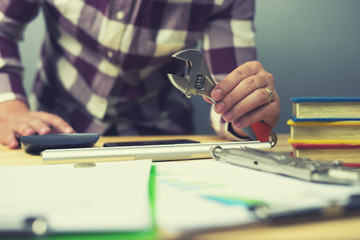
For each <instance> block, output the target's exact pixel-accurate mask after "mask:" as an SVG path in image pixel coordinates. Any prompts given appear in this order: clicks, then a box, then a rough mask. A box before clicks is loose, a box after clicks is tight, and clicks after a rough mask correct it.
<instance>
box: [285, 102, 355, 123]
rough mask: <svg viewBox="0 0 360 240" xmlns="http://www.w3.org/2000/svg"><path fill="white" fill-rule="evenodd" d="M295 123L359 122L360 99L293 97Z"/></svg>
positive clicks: (291, 116) (292, 115) (292, 116)
mask: <svg viewBox="0 0 360 240" xmlns="http://www.w3.org/2000/svg"><path fill="white" fill-rule="evenodd" d="M290 100H291V101H292V105H293V106H292V114H291V115H290V118H291V119H292V120H293V121H294V122H299V121H359V120H360V97H293V98H290Z"/></svg>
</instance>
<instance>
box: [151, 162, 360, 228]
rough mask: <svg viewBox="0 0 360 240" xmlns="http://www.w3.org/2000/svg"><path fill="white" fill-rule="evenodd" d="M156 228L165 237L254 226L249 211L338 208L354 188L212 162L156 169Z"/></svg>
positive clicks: (173, 164) (355, 191)
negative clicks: (255, 206) (260, 207)
mask: <svg viewBox="0 0 360 240" xmlns="http://www.w3.org/2000/svg"><path fill="white" fill-rule="evenodd" d="M156 177H157V186H156V190H157V191H156V193H157V196H156V199H157V202H156V213H157V214H156V216H157V223H158V224H159V226H160V227H161V228H163V229H166V230H168V231H170V232H179V231H180V232H181V231H191V230H199V229H209V228H213V227H230V226H238V225H242V224H248V223H253V222H256V221H259V219H258V218H257V217H256V215H255V214H254V213H253V211H251V210H249V207H251V206H253V204H266V205H267V206H269V207H270V209H271V210H272V211H277V212H278V211H289V210H296V209H305V208H312V207H324V206H327V205H329V204H330V202H339V203H342V202H344V201H347V199H348V197H349V196H350V195H352V194H360V188H359V187H358V186H338V185H330V184H317V183H311V182H306V181H302V180H297V179H293V178H289V177H284V176H280V175H276V174H271V173H266V172H261V171H257V170H253V169H248V168H243V167H238V166H234V165H231V164H228V163H225V162H220V161H215V160H202V161H191V162H171V163H157V176H156Z"/></svg>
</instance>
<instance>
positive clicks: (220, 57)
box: [0, 0, 256, 138]
mask: <svg viewBox="0 0 360 240" xmlns="http://www.w3.org/2000/svg"><path fill="white" fill-rule="evenodd" d="M41 7H42V8H41ZM40 9H42V10H43V12H44V16H45V22H46V36H45V39H44V43H43V46H42V51H41V60H40V62H39V68H38V71H37V75H36V77H35V82H34V86H33V91H32V93H31V94H30V96H29V98H27V96H26V93H25V91H24V87H23V84H22V73H23V67H22V64H21V61H20V54H19V52H18V46H17V42H18V41H19V40H22V34H23V31H24V29H25V27H26V24H27V23H29V22H30V21H31V20H32V19H34V18H35V16H36V15H37V14H38V12H39V10H40ZM253 17H254V0H146V1H143V0H124V1H120V0H118V1H116V0H115V1H114V0H112V1H111V0H101V1H100V0H1V2H0V102H4V101H9V100H14V99H19V100H22V101H25V102H28V103H30V105H31V106H32V108H33V109H37V110H41V111H47V112H51V113H54V114H57V115H59V116H61V117H62V118H63V119H64V120H66V121H67V122H69V123H70V124H71V125H72V126H73V128H74V129H75V130H76V131H78V132H98V133H100V134H104V133H105V132H106V131H108V130H109V128H110V129H112V131H113V130H114V131H116V133H117V134H119V135H150V134H157V135H160V134H190V133H192V132H193V124H192V108H191V105H190V104H191V103H190V101H188V100H187V99H186V97H185V96H184V95H183V94H181V93H180V92H179V91H178V90H177V89H175V88H174V87H173V86H172V85H171V83H170V81H169V80H168V79H167V75H166V74H167V73H176V72H178V69H181V67H180V68H179V64H178V63H176V62H175V60H174V59H172V58H171V57H170V56H171V54H173V53H174V52H176V51H179V50H182V49H186V48H193V47H194V46H199V44H198V43H199V42H200V43H201V44H200V48H201V50H202V51H203V53H204V55H205V57H206V60H207V62H208V65H209V68H210V71H211V73H212V74H213V75H214V77H215V78H216V80H217V81H220V80H221V79H223V78H224V77H225V76H226V75H227V74H229V73H230V72H231V71H232V70H233V69H235V68H236V67H237V66H239V65H241V64H242V63H244V62H246V61H249V60H254V59H255V57H256V56H255V55H256V52H255V48H254V30H253ZM199 40H200V41H199ZM182 67H183V66H182ZM204 104H205V103H204ZM210 115H211V118H212V120H211V121H210V122H211V124H212V125H213V127H214V129H215V131H216V132H217V133H218V134H220V135H221V136H224V137H228V138H229V137H231V136H232V135H231V134H230V133H229V132H228V131H227V124H226V123H225V122H224V121H222V120H221V117H220V115H218V114H215V113H214V112H213V110H212V113H211V114H210Z"/></svg>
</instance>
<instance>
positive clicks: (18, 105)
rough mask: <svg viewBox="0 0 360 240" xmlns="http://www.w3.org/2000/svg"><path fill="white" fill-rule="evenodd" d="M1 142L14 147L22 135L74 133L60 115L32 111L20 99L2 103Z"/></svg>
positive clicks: (17, 144) (0, 104)
mask: <svg viewBox="0 0 360 240" xmlns="http://www.w3.org/2000/svg"><path fill="white" fill-rule="evenodd" d="M0 126H1V129H0V143H1V144H4V145H7V146H8V147H9V148H11V149H14V148H18V147H19V143H18V139H19V137H20V136H28V135H33V134H40V135H43V134H48V133H74V130H73V129H72V127H71V126H70V125H69V124H68V123H66V122H65V121H64V120H63V119H61V118H60V117H58V116H56V115H54V114H50V113H46V112H32V111H30V110H29V109H28V107H27V105H26V104H25V103H24V102H22V101H18V100H14V101H8V102H3V103H0Z"/></svg>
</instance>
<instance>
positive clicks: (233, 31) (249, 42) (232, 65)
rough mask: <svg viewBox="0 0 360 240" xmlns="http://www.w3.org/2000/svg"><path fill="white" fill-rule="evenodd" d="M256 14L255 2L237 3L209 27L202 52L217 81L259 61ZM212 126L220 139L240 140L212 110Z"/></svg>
mask: <svg viewBox="0 0 360 240" xmlns="http://www.w3.org/2000/svg"><path fill="white" fill-rule="evenodd" d="M254 12H255V2H254V0H234V1H232V3H231V4H229V5H228V6H222V8H220V7H219V11H215V13H214V14H213V16H212V18H211V19H210V21H209V23H208V24H207V27H206V30H205V33H204V37H203V40H202V51H203V53H204V56H205V58H206V61H207V63H208V66H209V70H210V72H211V73H212V74H213V76H214V78H215V80H216V81H218V82H219V81H221V80H222V79H224V78H225V77H226V76H227V75H228V74H229V73H230V72H232V71H233V70H234V69H236V68H237V67H238V66H240V65H241V64H243V63H245V62H247V61H252V60H255V59H256V49H255V30H254V24H253V20H254ZM210 122H211V125H212V127H213V128H214V130H215V132H216V133H217V134H218V135H220V136H221V137H224V138H227V139H233V140H234V139H239V137H237V136H236V135H235V134H234V133H232V131H231V126H230V124H229V123H227V122H225V121H224V120H223V119H222V117H221V115H220V114H217V113H215V111H214V108H213V107H212V108H211V113H210Z"/></svg>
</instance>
